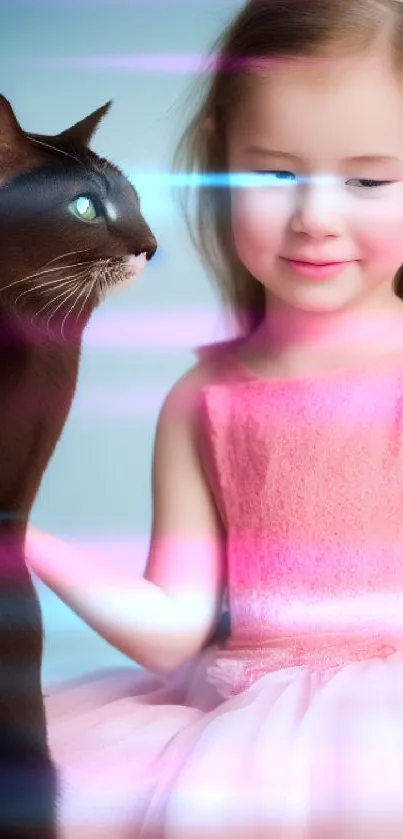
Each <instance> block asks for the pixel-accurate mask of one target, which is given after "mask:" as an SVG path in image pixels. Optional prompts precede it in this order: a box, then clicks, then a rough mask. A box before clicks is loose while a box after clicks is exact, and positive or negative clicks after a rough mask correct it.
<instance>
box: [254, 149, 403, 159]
mask: <svg viewBox="0 0 403 839" xmlns="http://www.w3.org/2000/svg"><path fill="white" fill-rule="evenodd" d="M246 153H247V154H255V155H260V156H261V157H286V158H289V159H292V160H298V161H299V162H300V163H302V162H304V161H303V158H300V157H298V156H297V155H296V154H291V153H290V152H287V151H279V150H277V149H266V148H264V147H262V146H248V148H247V149H246ZM341 162H342V163H379V162H386V163H401V162H402V161H401V160H400V159H399V158H398V157H391V156H390V155H388V154H360V155H356V156H355V157H345V158H343V160H342V161H341Z"/></svg>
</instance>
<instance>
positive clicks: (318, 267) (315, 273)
mask: <svg viewBox="0 0 403 839" xmlns="http://www.w3.org/2000/svg"><path fill="white" fill-rule="evenodd" d="M283 261H284V262H286V263H287V265H289V267H290V268H291V269H292V271H294V273H296V274H298V276H300V277H305V278H307V279H312V280H322V279H323V280H325V279H329V278H331V277H335V276H336V275H337V274H339V273H340V272H341V271H343V269H344V268H345V267H346V266H347V265H351V262H352V261H351V260H350V261H348V262H325V263H315V262H302V261H299V260H296V259H285V258H283Z"/></svg>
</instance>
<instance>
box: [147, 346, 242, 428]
mask: <svg viewBox="0 0 403 839" xmlns="http://www.w3.org/2000/svg"><path fill="white" fill-rule="evenodd" d="M237 346H238V339H235V340H229V341H220V342H217V343H215V344H207V345H203V346H199V347H196V348H195V349H194V350H193V354H194V356H195V357H196V361H195V363H194V364H193V365H192V366H191V367H190V368H189V369H188V370H187V371H186V372H185V373H183V374H182V376H181V377H180V378H179V379H177V381H176V382H175V383H174V384H173V386H172V387H171V389H170V391H169V393H168V395H167V397H166V399H165V403H164V406H163V412H164V413H171V412H173V413H176V414H177V412H178V411H179V412H180V415H181V417H182V418H183V417H184V416H187V417H188V418H189V419H191V417H192V416H194V413H195V412H197V411H198V408H199V406H200V399H201V398H202V394H203V392H204V390H205V389H206V388H208V387H209V386H210V385H215V384H222V383H226V382H228V381H230V380H231V378H233V377H234V375H236V374H238V375H239V371H237V369H236V368H237V362H236V356H235V354H234V350H235V348H236V347H237ZM177 415H178V414H177Z"/></svg>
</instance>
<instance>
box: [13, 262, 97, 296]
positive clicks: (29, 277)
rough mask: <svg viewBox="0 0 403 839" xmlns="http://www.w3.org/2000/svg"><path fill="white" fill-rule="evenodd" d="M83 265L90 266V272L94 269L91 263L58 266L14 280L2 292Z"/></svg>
mask: <svg viewBox="0 0 403 839" xmlns="http://www.w3.org/2000/svg"><path fill="white" fill-rule="evenodd" d="M82 265H86V266H88V269H89V270H91V269H92V265H91V263H90V262H76V263H75V264H74V263H72V264H71V265H58V266H57V267H55V268H48V269H46V270H43V271H36V272H35V274H29V275H28V276H27V277H21V278H20V279H19V280H14V281H13V282H12V283H8V285H5V286H3V287H2V289H1V291H2V292H3V291H5V290H6V289H9V288H12V286H15V285H19V284H20V283H25V282H28V280H34V279H36V277H42V276H44V275H45V274H50V273H51V272H52V271H63V270H64V269H66V268H77V267H80V266H82ZM62 279H63V278H61V280H62ZM52 282H53V280H52Z"/></svg>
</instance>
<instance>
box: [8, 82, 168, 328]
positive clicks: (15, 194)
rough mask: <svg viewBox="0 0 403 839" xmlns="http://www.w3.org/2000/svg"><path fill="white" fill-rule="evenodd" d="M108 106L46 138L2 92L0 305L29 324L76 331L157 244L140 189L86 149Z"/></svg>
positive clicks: (146, 258) (147, 256) (137, 269)
mask: <svg viewBox="0 0 403 839" xmlns="http://www.w3.org/2000/svg"><path fill="white" fill-rule="evenodd" d="M110 105H111V103H110V102H108V103H107V104H106V105H104V106H103V107H102V108H99V109H98V110H97V111H95V112H94V113H92V114H90V115H89V116H87V117H85V118H84V119H83V120H81V121H80V122H78V123H76V124H75V125H73V126H72V127H70V128H68V129H66V130H65V131H62V132H61V133H59V134H56V135H54V136H48V135H42V134H31V133H28V132H26V131H24V130H23V129H22V128H21V126H20V125H19V123H18V121H17V119H16V116H15V114H14V111H13V109H12V107H11V105H10V103H9V102H8V101H7V100H6V99H5V98H4V97H3V96H0V309H1V310H3V311H4V309H6V310H8V311H9V312H10V313H15V314H17V316H18V318H19V320H23V321H24V322H25V323H26V324H27V325H29V324H34V325H35V328H37V327H38V326H39V328H41V329H42V328H43V327H46V329H50V330H51V331H55V332H58V331H60V328H61V327H63V329H67V331H68V330H70V331H71V332H73V333H75V332H76V331H77V330H78V332H79V333H80V332H81V331H82V329H83V328H84V326H85V324H86V323H87V321H88V318H89V316H90V314H91V312H92V311H93V309H94V308H95V306H96V305H97V304H98V303H99V302H100V300H102V299H103V297H104V296H105V294H106V293H107V292H108V290H109V289H111V288H112V287H115V286H116V285H117V284H119V283H122V282H124V281H126V280H130V279H131V278H132V277H133V276H135V275H136V274H138V273H139V272H140V271H141V269H142V268H143V267H144V263H145V260H149V259H151V257H152V256H153V255H154V253H155V251H156V248H157V243H156V240H155V238H154V236H153V234H152V232H151V230H150V228H149V226H148V225H147V223H146V221H145V219H144V218H143V216H142V213H141V210H140V200H139V196H138V193H137V192H136V190H135V189H134V187H133V186H132V185H131V183H130V181H129V180H128V179H127V178H126V177H125V176H124V175H123V173H122V172H121V171H120V170H119V169H118V168H117V167H116V166H114V165H113V164H112V163H110V162H109V161H108V160H105V159H103V158H101V157H99V156H98V155H97V154H96V153H95V152H93V151H92V150H91V149H90V148H89V143H90V141H91V139H92V137H93V135H94V133H95V131H96V129H97V127H98V125H99V123H100V121H101V119H102V117H103V116H104V115H105V114H106V113H107V111H108V110H109V108H110ZM128 130H130V127H129V128H128ZM137 130H139V128H138V126H137Z"/></svg>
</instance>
